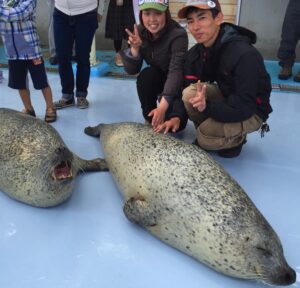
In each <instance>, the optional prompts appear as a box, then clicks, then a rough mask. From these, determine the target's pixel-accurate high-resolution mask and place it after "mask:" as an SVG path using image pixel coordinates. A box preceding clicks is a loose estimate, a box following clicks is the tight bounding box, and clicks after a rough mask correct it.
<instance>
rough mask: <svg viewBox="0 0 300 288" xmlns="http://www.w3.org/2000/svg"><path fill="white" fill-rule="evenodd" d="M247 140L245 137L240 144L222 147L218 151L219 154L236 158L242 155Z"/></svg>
mask: <svg viewBox="0 0 300 288" xmlns="http://www.w3.org/2000/svg"><path fill="white" fill-rule="evenodd" d="M246 142H247V140H246V139H245V140H244V141H243V142H242V143H241V144H240V145H238V146H236V147H232V148H228V149H222V150H219V151H218V155H219V156H221V157H224V158H234V157H237V156H239V155H240V153H241V151H242V148H243V145H244V144H245V143H246Z"/></svg>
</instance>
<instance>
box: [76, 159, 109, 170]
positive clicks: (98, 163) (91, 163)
mask: <svg viewBox="0 0 300 288" xmlns="http://www.w3.org/2000/svg"><path fill="white" fill-rule="evenodd" d="M78 160H79V166H80V170H81V171H82V172H89V171H108V166H107V163H106V161H105V160H104V159H101V158H96V159H92V160H83V159H80V158H79V159H78Z"/></svg>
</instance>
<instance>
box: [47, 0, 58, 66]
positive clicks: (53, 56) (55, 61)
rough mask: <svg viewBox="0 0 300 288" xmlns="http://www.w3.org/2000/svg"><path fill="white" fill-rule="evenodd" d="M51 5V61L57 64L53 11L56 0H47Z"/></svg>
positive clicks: (49, 31)
mask: <svg viewBox="0 0 300 288" xmlns="http://www.w3.org/2000/svg"><path fill="white" fill-rule="evenodd" d="M47 4H48V7H49V25H48V43H49V63H50V64H51V65H57V64H58V61H57V56H56V51H55V42H54V31H53V11H54V0H47Z"/></svg>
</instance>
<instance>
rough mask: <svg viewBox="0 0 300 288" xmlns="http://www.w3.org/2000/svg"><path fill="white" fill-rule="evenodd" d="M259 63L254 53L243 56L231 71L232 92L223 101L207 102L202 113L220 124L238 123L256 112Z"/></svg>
mask: <svg viewBox="0 0 300 288" xmlns="http://www.w3.org/2000/svg"><path fill="white" fill-rule="evenodd" d="M259 61H261V60H260V58H259V57H258V55H257V53H256V52H255V51H250V52H249V53H246V54H245V55H243V56H242V57H241V58H240V59H239V61H238V63H237V64H236V67H235V68H234V71H233V75H232V76H233V85H234V87H233V89H231V90H232V91H233V92H232V93H231V94H230V95H224V101H208V102H207V107H206V109H205V111H204V113H206V115H207V116H208V117H212V118H213V119H215V120H217V121H220V122H239V121H244V120H246V119H249V118H250V117H251V116H253V115H254V114H255V112H256V96H257V94H258V83H259V77H260V76H259V71H260V69H259V64H260V63H259Z"/></svg>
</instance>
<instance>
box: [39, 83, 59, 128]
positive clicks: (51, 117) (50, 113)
mask: <svg viewBox="0 0 300 288" xmlns="http://www.w3.org/2000/svg"><path fill="white" fill-rule="evenodd" d="M42 93H43V95H44V98H45V102H46V115H45V121H46V122H48V123H51V122H54V121H56V118H57V116H56V110H55V108H54V105H53V99H52V90H51V88H50V86H48V87H46V88H43V89H42Z"/></svg>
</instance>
